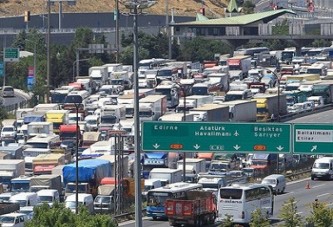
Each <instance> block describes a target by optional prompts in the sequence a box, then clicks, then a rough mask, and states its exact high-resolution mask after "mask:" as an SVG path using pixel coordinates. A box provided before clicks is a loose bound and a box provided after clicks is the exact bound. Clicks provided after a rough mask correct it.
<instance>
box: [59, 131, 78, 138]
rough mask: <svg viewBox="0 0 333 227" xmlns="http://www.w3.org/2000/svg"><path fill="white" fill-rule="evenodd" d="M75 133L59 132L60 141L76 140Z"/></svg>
mask: <svg viewBox="0 0 333 227" xmlns="http://www.w3.org/2000/svg"><path fill="white" fill-rule="evenodd" d="M76 134H77V133H76V132H60V138H61V139H62V140H64V139H66V138H76Z"/></svg>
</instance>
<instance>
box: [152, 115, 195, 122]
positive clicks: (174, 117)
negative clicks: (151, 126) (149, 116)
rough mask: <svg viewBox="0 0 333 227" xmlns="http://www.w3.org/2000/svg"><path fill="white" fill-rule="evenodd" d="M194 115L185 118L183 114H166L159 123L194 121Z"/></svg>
mask: <svg viewBox="0 0 333 227" xmlns="http://www.w3.org/2000/svg"><path fill="white" fill-rule="evenodd" d="M193 119H194V114H191V113H189V114H186V116H185V118H184V114H183V113H171V114H164V115H163V116H161V117H160V118H159V119H158V120H159V121H193Z"/></svg>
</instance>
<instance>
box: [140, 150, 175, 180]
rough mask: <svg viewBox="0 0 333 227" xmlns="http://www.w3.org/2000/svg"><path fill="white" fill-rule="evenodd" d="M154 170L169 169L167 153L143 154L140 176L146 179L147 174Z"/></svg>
mask: <svg viewBox="0 0 333 227" xmlns="http://www.w3.org/2000/svg"><path fill="white" fill-rule="evenodd" d="M154 168H169V159H168V153H166V152H147V153H145V154H144V161H143V164H142V176H143V178H144V179H148V177H149V173H150V171H151V170H152V169H154Z"/></svg>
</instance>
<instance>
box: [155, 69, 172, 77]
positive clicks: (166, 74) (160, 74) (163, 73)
mask: <svg viewBox="0 0 333 227" xmlns="http://www.w3.org/2000/svg"><path fill="white" fill-rule="evenodd" d="M157 76H158V77H171V76H172V71H171V69H163V70H158V71H157Z"/></svg>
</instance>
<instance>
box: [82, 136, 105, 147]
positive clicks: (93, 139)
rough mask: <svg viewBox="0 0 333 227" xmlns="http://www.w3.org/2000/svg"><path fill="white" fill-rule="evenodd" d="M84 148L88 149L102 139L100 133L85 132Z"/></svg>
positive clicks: (83, 137)
mask: <svg viewBox="0 0 333 227" xmlns="http://www.w3.org/2000/svg"><path fill="white" fill-rule="evenodd" d="M82 139H83V141H82V147H83V148H88V147H90V146H91V145H93V144H94V143H96V142H97V141H99V140H100V139H101V133H100V132H84V133H83V135H82Z"/></svg>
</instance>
